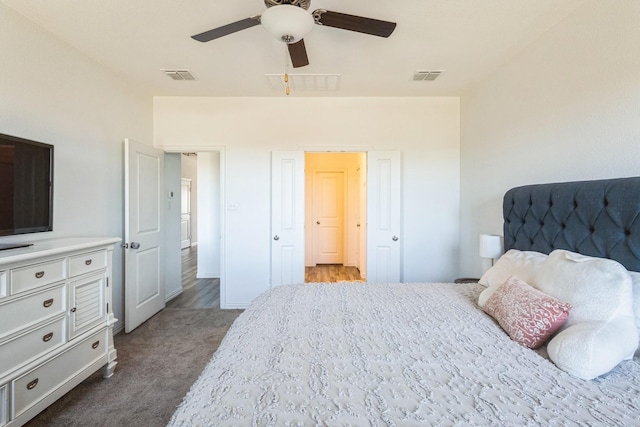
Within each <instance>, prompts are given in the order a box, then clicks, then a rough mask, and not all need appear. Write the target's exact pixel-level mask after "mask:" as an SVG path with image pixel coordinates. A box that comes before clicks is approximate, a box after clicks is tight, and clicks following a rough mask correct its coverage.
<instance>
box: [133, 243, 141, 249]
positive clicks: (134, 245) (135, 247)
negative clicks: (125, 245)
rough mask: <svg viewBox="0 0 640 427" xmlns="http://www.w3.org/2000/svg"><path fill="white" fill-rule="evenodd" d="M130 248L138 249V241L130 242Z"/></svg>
mask: <svg viewBox="0 0 640 427" xmlns="http://www.w3.org/2000/svg"><path fill="white" fill-rule="evenodd" d="M131 249H140V243H138V242H131Z"/></svg>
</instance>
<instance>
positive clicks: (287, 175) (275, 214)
mask: <svg viewBox="0 0 640 427" xmlns="http://www.w3.org/2000/svg"><path fill="white" fill-rule="evenodd" d="M294 283H304V152H303V151H274V152H273V153H272V154H271V286H278V285H287V284H294Z"/></svg>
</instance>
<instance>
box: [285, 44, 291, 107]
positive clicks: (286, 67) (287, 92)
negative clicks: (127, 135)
mask: <svg viewBox="0 0 640 427" xmlns="http://www.w3.org/2000/svg"><path fill="white" fill-rule="evenodd" d="M284 85H285V88H284V92H285V93H286V94H287V96H289V95H290V94H291V89H289V53H288V51H287V54H286V55H285V59H284Z"/></svg>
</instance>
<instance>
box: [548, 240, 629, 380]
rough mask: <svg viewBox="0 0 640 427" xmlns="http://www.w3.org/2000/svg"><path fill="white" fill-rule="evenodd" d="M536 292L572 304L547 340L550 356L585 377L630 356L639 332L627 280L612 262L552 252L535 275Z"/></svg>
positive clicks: (572, 372) (626, 274)
mask: <svg viewBox="0 0 640 427" xmlns="http://www.w3.org/2000/svg"><path fill="white" fill-rule="evenodd" d="M536 288H538V289H539V290H541V291H542V292H544V293H546V294H548V295H551V296H552V297H554V298H557V299H559V300H561V301H565V302H568V303H569V304H571V305H572V306H573V309H572V310H571V313H570V314H569V318H568V319H567V322H566V323H565V325H564V326H563V327H562V328H561V332H560V333H558V334H557V335H556V336H555V337H553V338H552V339H551V341H549V345H548V346H547V352H548V354H549V358H550V359H551V360H552V361H553V362H554V363H555V364H556V365H557V366H558V367H560V368H561V369H563V370H565V371H567V372H569V373H571V374H572V375H575V376H577V377H579V378H583V379H591V378H595V377H597V376H600V375H602V374H605V373H607V372H609V371H610V370H611V369H613V368H614V367H615V366H616V365H617V364H618V363H620V362H621V361H623V360H625V359H629V358H631V357H633V353H634V351H635V350H636V348H637V347H638V330H637V328H636V326H635V319H634V316H633V302H632V290H631V289H632V287H631V277H630V276H629V273H628V272H627V270H626V269H625V268H624V267H623V266H622V265H621V264H619V263H617V262H616V261H612V260H609V259H604V258H593V257H587V256H584V255H579V254H576V253H573V252H569V251H565V250H555V251H553V252H552V253H551V254H550V255H549V257H548V258H547V260H546V261H545V262H544V263H542V265H541V266H540V269H539V270H538V272H537V274H536Z"/></svg>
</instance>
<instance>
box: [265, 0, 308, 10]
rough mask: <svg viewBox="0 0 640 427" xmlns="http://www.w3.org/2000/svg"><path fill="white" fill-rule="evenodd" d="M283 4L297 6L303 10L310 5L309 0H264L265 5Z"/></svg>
mask: <svg viewBox="0 0 640 427" xmlns="http://www.w3.org/2000/svg"><path fill="white" fill-rule="evenodd" d="M283 4H288V5H291V6H298V7H301V8H303V9H304V10H309V6H311V0H264V5H265V6H267V7H272V6H280V5H283Z"/></svg>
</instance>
